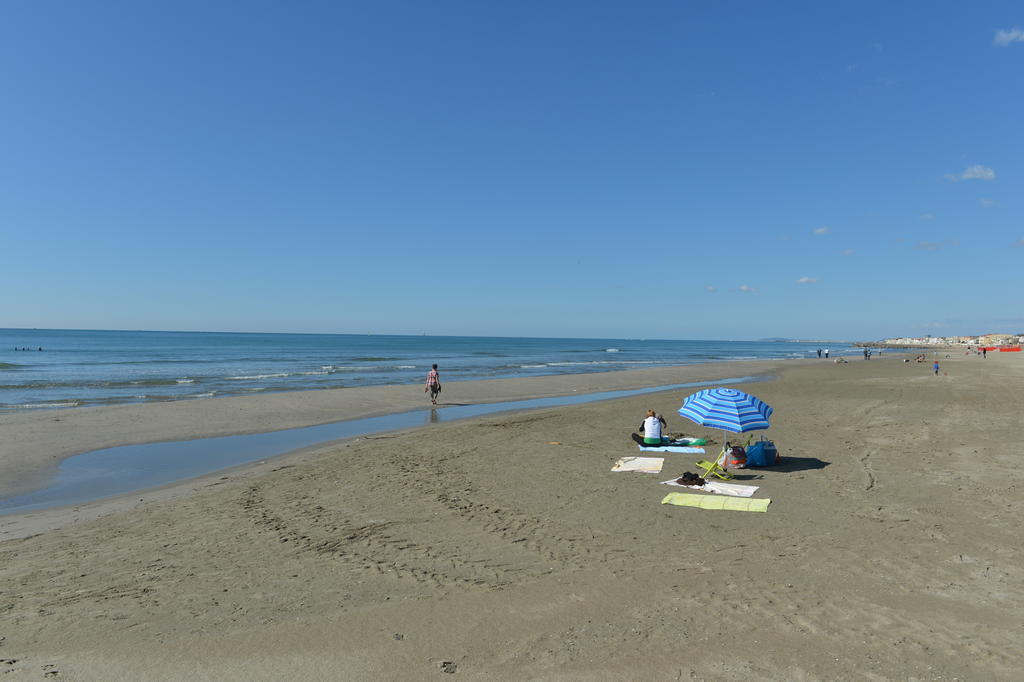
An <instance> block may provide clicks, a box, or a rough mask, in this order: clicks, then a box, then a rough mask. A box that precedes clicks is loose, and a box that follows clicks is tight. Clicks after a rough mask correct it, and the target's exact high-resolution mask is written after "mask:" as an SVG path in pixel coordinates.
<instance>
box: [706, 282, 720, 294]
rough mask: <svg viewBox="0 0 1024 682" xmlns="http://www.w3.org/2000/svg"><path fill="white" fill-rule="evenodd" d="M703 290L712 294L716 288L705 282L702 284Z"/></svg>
mask: <svg viewBox="0 0 1024 682" xmlns="http://www.w3.org/2000/svg"><path fill="white" fill-rule="evenodd" d="M704 291H706V292H708V293H709V294H713V293H715V292H716V291H718V289H716V288H714V287H713V286H711V285H710V284H706V285H704Z"/></svg>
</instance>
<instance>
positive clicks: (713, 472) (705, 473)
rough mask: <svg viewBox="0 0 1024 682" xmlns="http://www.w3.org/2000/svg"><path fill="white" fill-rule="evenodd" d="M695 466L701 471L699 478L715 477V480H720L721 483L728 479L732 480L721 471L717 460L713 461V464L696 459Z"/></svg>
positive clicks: (730, 476)
mask: <svg viewBox="0 0 1024 682" xmlns="http://www.w3.org/2000/svg"><path fill="white" fill-rule="evenodd" d="M696 466H697V468H698V469H700V470H701V474H700V475H701V478H708V477H710V476H715V477H717V478H720V479H722V480H723V481H728V480H729V479H730V478H732V474H730V473H729V472H728V471H726V470H725V469H723V468H722V465H721V464H719V463H718V460H715V461H714V462H709V461H707V460H706V459H698V460H697V462H696Z"/></svg>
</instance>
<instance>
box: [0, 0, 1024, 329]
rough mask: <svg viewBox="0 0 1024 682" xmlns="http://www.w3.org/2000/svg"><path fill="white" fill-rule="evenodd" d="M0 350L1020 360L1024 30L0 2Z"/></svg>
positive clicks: (663, 5)
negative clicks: (252, 335)
mask: <svg viewBox="0 0 1024 682" xmlns="http://www.w3.org/2000/svg"><path fill="white" fill-rule="evenodd" d="M0 63H2V64H3V66H2V67H0V144H2V157H0V158H2V163H0V237H2V240H0V243H2V248H0V264H2V269H3V275H4V276H3V281H4V285H5V286H4V289H5V293H4V295H3V296H2V297H0V327H51V328H100V329H103V328H111V329H172V330H178V329H187V330H224V331H271V332H273V331H281V332H366V331H372V332H375V333H416V334H418V333H421V332H427V333H430V334H467V335H515V336H584V337H644V338H677V339H678V338H694V339H708V338H712V339H713V338H726V339H749V338H760V337H765V336H788V337H799V338H837V339H875V338H881V337H885V336H892V335H904V334H932V335H945V334H968V333H985V332H991V331H1005V332H1022V331H1024V310H1022V306H1021V302H1020V295H1021V291H1022V284H1024V277H1022V275H1021V272H1022V271H1024V268H1022V265H1024V220H1022V218H1021V216H1022V215H1024V134H1022V122H1024V107H1022V104H1024V101H1022V99H1024V96H1022V89H1021V83H1022V82H1024V5H1021V4H1020V3H1014V2H979V3H963V2H905V3H892V2H837V3H832V2H826V3H823V2H783V3H741V2H702V1H695V2H683V1H673V2H641V3H636V2H628V3H627V2H597V1H593V0H591V1H588V2H543V3H541V2H517V3H486V2H472V1H466V2H451V1H445V0H441V1H439V2H429V3H427V2H389V1H386V0H385V1H381V2H371V3H366V2H363V3H347V2H303V3H285V2H258V1H257V2H247V3H227V2H213V1H205V2H113V1H104V2H71V1H67V2H52V1H46V0H43V1H39V0H35V1H31V2H7V3H4V4H3V7H2V8H0Z"/></svg>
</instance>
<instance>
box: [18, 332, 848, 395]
mask: <svg viewBox="0 0 1024 682" xmlns="http://www.w3.org/2000/svg"><path fill="white" fill-rule="evenodd" d="M824 345H825V344H822V343H810V342H791V341H781V342H780V341H770V342H769V341H763V342H762V341H686V340H680V341H672V340H646V339H557V338H551V339H547V338H505V337H472V336H386V335H371V334H365V335H362V334H245V333H220V332H156V331H96V330H45V329H0V410H5V411H7V410H23V409H40V408H68V407H78V406H88V405H105V404H115V403H129V402H158V401H168V400H189V399H201V398H212V397H216V396H227V395H245V394H254V393H261V392H274V391H303V390H311V389H321V388H344V387H356V386H380V385H391V384H416V383H420V382H422V381H423V377H424V375H425V374H426V371H427V370H428V369H429V368H430V365H431V364H432V363H435V362H436V363H437V364H438V365H439V369H440V372H441V377H442V380H443V381H445V382H449V381H466V380H473V379H495V378H505V377H524V376H540V375H552V374H579V373H589V372H608V371H614V370H626V369H641V368H645V367H659V366H672V365H688V364H694V363H706V362H722V361H729V360H757V359H771V358H808V357H817V349H818V348H822V347H824ZM828 348H829V349H830V350H831V352H832V354H833V355H849V354H853V353H856V352H859V350H858V349H855V348H853V347H852V346H850V345H849V344H845V343H844V344H837V343H833V342H830V344H828Z"/></svg>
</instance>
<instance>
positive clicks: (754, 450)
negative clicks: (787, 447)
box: [747, 438, 779, 467]
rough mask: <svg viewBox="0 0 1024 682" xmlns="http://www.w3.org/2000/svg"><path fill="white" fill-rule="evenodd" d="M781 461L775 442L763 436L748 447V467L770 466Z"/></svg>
mask: <svg viewBox="0 0 1024 682" xmlns="http://www.w3.org/2000/svg"><path fill="white" fill-rule="evenodd" d="M778 461H779V451H778V449H776V447H775V443H773V442H771V441H770V440H764V439H763V438H762V439H761V440H759V441H757V442H756V443H754V444H753V445H751V446H750V447H749V448H748V449H747V466H748V467H770V466H773V465H774V464H776V463H778Z"/></svg>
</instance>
